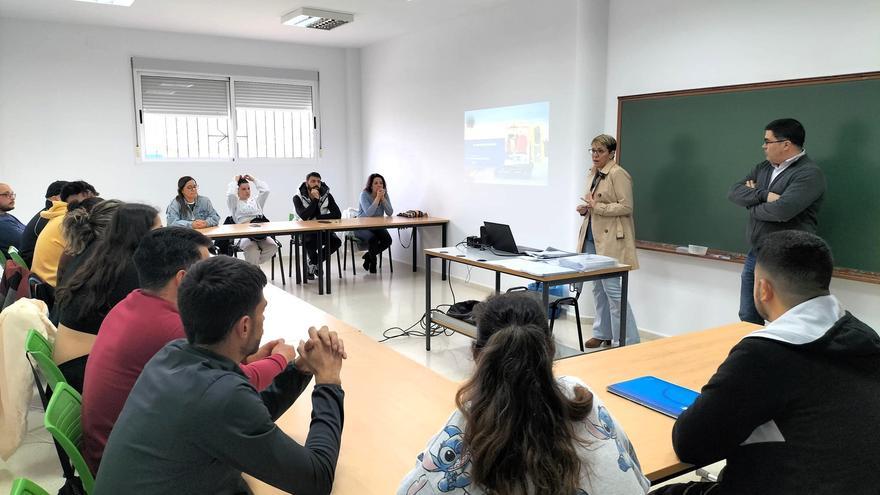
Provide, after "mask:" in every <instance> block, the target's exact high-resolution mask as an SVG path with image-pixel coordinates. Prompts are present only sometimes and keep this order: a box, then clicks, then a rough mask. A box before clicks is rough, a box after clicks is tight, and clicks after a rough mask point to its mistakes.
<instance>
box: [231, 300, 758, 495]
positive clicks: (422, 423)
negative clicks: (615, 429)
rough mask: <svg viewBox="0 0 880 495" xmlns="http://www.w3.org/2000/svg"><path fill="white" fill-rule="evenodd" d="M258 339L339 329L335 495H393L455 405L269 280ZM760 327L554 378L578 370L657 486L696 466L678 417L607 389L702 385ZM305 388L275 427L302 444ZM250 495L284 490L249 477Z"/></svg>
mask: <svg viewBox="0 0 880 495" xmlns="http://www.w3.org/2000/svg"><path fill="white" fill-rule="evenodd" d="M264 293H265V295H266V298H267V300H268V301H269V305H268V306H267V309H266V321H265V332H264V336H263V339H264V340H270V339H274V338H279V337H284V338H286V339H287V340H288V341H293V342H298V341H299V339H300V338H303V336H304V335H305V332H306V329H307V328H308V326H310V325H314V326H319V325H327V326H329V327H330V328H331V329H333V330H335V331H337V332H338V333H339V334H340V336H341V337H342V338H343V340H344V342H345V348H346V351H347V352H348V354H349V358H348V360H346V361H345V363H344V365H343V369H342V386H343V388H344V389H345V425H344V428H343V434H342V448H341V452H340V457H339V463H338V465H337V468H336V481H335V484H334V489H333V493H335V494H342V495H349V494H350V495H371V494H383V495H384V494H388V493H394V492H395V491H396V490H397V486H398V484H399V483H400V481H401V480H402V479H403V477H404V475H405V474H406V473H407V472H409V470H410V469H412V468H413V466H414V465H415V462H416V460H415V456H416V455H417V454H418V453H419V452H421V451H422V450H423V449H424V448H425V445H427V443H428V440H429V439H431V438H432V437H433V436H434V435H435V434H436V433H437V432H438V431H439V429H440V427H441V426H442V425H443V424H445V421H446V420H447V418H448V417H449V414H451V413H452V411H453V410H454V408H455V403H454V400H455V393H456V391H457V390H458V387H459V384H457V383H455V382H452V381H450V380H447V379H445V378H443V377H442V376H440V375H438V374H437V373H434V372H433V371H431V370H429V369H427V368H425V367H424V366H421V365H419V364H418V363H416V362H414V361H411V360H409V359H407V358H405V357H403V356H401V355H400V354H398V353H397V352H396V351H394V350H391V349H389V348H387V347H385V346H383V345H382V344H379V343H377V342H376V341H374V340H372V339H371V338H369V337H367V336H366V335H364V334H362V333H361V332H360V331H359V330H357V329H356V328H354V327H352V326H350V325H348V324H346V323H344V322H342V321H340V320H338V319H336V318H334V317H333V316H331V315H329V314H327V313H325V312H323V311H321V310H319V309H317V308H315V307H314V306H312V305H310V304H308V303H306V302H305V301H302V300H300V299H298V298H296V297H294V296H293V295H291V294H288V293H286V292H284V291H282V290H281V289H279V288H277V287H274V286H271V285H269V286H267V287H266V289H265V290H264ZM756 328H758V326H756V325H752V324H750V323H736V324H732V325H727V326H723V327H718V328H714V329H710V330H704V331H701V332H695V333H690V334H686V335H679V336H676V337H668V338H664V339H660V340H655V341H651V342H645V343H642V344H638V345H633V346H627V347H623V348H615V349H611V350H608V351H603V352H598V353H592V354H586V355H580V356H576V357H571V358H567V359H562V360H559V361H557V362H556V365H555V374H556V375H570V376H577V377H579V378H580V379H582V380H583V381H584V382H586V383H587V384H588V385H589V386H590V388H592V390H593V391H594V392H595V393H596V395H598V396H599V397H600V398H601V399H602V401H603V402H604V403H605V405H606V406H607V407H608V409H609V410H610V411H611V413H612V414H613V415H614V417H615V418H616V419H617V421H618V422H620V424H621V425H623V428H624V430H625V431H626V433H627V435H628V436H629V438H630V440H632V442H633V445H634V446H635V450H636V453H637V455H638V457H639V461H640V462H641V466H642V470H643V472H644V473H645V476H647V477H648V479H650V480H651V481H652V482H653V483H658V482H660V481H663V480H665V479H668V478H670V477H674V476H678V475H681V474H684V473H686V472H688V471H690V470H692V469H693V466H691V465H688V464H685V463H682V462H681V461H679V460H678V458H677V457H676V456H675V452H674V451H673V450H672V425H673V423H674V421H673V420H672V419H671V418H669V417H667V416H664V415H662V414H660V413H657V412H655V411H652V410H650V409H648V408H646V407H643V406H640V405H638V404H635V403H633V402H630V401H628V400H626V399H623V398H620V397H618V396H615V395H612V394H610V393H608V392H607V391H606V390H605V387H607V386H608V385H610V384H612V383H616V382H619V381H623V380H628V379H630V378H635V377H638V376H643V375H654V376H657V377H660V378H663V379H666V380H669V381H671V382H674V383H677V384H679V385H682V386H685V387H688V388H691V389H694V390H700V389H701V388H702V387H703V385H705V384H706V382H708V380H709V378H710V377H711V376H712V374H713V373H714V372H715V370H716V369H717V368H718V366H719V365H720V364H721V362H722V361H723V360H724V358H725V357H726V356H727V354H728V353H729V352H730V349H731V348H732V347H733V346H734V345H735V344H736V343H737V342H739V340H740V339H741V338H742V337H743V336H745V335H746V334H748V333H749V332H751V331H753V330H755V329H756ZM311 410H312V406H311V386H310V387H309V388H308V389H306V391H304V392H303V394H302V396H301V397H300V399H299V400H298V401H297V402H296V403H295V404H294V405H293V407H291V408H290V409H289V410H288V411H287V412H286V413H285V414H284V415H283V416H281V418H279V419H278V421H277V423H278V425H279V427H281V428H282V429H283V430H284V431H285V432H287V433H288V434H289V435H291V436H292V437H293V438H294V439H295V440H296V441H298V442H300V443H303V442H305V439H306V436H307V434H308V428H309V422H310V420H311V417H310V415H311ZM246 479H247V480H248V484H249V485H250V486H251V488H252V489H253V490H254V493H255V494H256V495H268V494H278V493H283V492H281V491H279V490H278V489H275V488H273V487H271V486H268V485H266V484H265V483H262V482H260V481H258V480H255V479H253V478H250V477H247V476H246Z"/></svg>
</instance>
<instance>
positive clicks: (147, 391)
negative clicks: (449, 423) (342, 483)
mask: <svg viewBox="0 0 880 495" xmlns="http://www.w3.org/2000/svg"><path fill="white" fill-rule="evenodd" d="M265 285H266V275H265V274H264V273H263V272H262V270H260V268H259V267H258V266H255V265H252V264H250V263H248V262H246V261H243V260H239V259H236V258H230V257H228V256H217V257H214V258H210V259H207V260H204V261H200V262H198V263H196V264H195V265H193V267H192V268H191V269H190V270H189V271H187V273H186V276H185V277H184V279H183V282H182V283H181V284H180V287H179V289H178V295H177V305H178V307H179V310H180V318H181V320H182V321H183V328H184V331H185V333H186V340H183V339H181V340H175V341H173V342H171V343H169V344H168V345H166V346H165V347H164V348H162V350H160V351H159V352H158V353H157V354H156V355H155V356H154V357H153V359H151V360H150V361H149V362H148V363H147V365H146V366H145V367H144V370H143V372H142V373H141V376H140V377H139V378H138V380H137V382H136V383H135V386H134V388H133V389H132V391H131V394H130V395H129V396H128V400H127V401H126V402H125V407H123V409H122V413H121V414H120V415H119V419H118V420H117V421H116V424H115V425H114V426H113V431H112V432H111V434H110V438H109V440H108V441H107V448H106V449H105V450H104V456H103V458H102V460H101V468H100V470H99V471H98V476H97V480H96V484H95V490H94V493H95V494H96V495H102V494H108V495H109V494H112V495H116V494H123V493H124V494H129V493H130V494H135V493H136V494H138V495H160V494H167V493H174V494H176V495H197V494H207V493H210V494H224V495H225V494H229V495H231V494H241V493H250V490H248V488H247V486H246V485H245V484H244V480H242V478H241V473H242V472H245V473H248V474H250V475H251V476H254V477H255V478H257V479H259V480H262V481H264V482H266V483H268V484H270V485H272V486H274V487H276V488H280V489H282V490H284V491H285V492H291V493H296V494H297V495H325V494H329V493H330V492H331V490H332V489H333V479H334V476H335V472H336V461H337V459H338V457H339V443H340V441H341V438H342V421H343V417H342V400H343V395H344V394H343V391H342V386H341V379H340V375H339V372H340V369H341V368H342V359H344V358H345V357H346V356H345V350H344V348H343V344H342V340H340V339H339V338H338V337H337V336H336V333H335V332H330V331H329V330H327V328H326V327H324V328H321V330H317V331H316V330H315V329H314V328H310V329H309V341H308V342H305V343H303V342H301V343H300V346H299V348H298V349H297V354H298V356H297V358H296V360H294V362H293V363H291V364H289V365H288V367H287V369H286V370H284V371H283V372H281V374H280V375H278V376H277V377H275V380H274V382H273V383H272V385H270V386H269V387H268V388H266V389H265V390H263V391H262V392H260V393H257V391H256V390H254V387H253V386H251V384H250V382H249V381H248V379H247V377H246V376H245V374H244V372H242V370H241V368H240V367H239V363H241V362H242V360H243V359H244V358H245V356H247V355H248V354H252V353H253V352H254V351H255V350H257V349H258V348H259V346H260V339H261V337H262V335H263V311H264V309H265V308H266V298H265V297H263V287H264V286H265ZM312 376H314V378H315V387H314V390H313V391H312V421H311V427H310V429H309V434H308V436H307V437H306V441H305V445H300V444H299V443H297V442H296V441H295V440H293V439H292V438H290V437H289V436H287V434H286V433H284V432H283V431H281V429H280V428H278V426H276V425H275V422H274V421H275V420H276V419H277V418H278V417H279V416H281V415H282V414H283V413H284V412H285V411H286V410H287V409H288V408H289V407H290V406H291V405H292V404H293V402H294V400H296V398H297V397H298V396H299V395H300V394H301V393H302V391H303V390H304V389H305V388H306V386H307V385H308V384H309V382H310V381H311V379H312Z"/></svg>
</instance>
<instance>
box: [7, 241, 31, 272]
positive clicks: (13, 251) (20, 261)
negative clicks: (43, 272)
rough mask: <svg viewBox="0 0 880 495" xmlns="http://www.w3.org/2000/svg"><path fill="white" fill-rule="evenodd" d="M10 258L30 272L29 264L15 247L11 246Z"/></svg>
mask: <svg viewBox="0 0 880 495" xmlns="http://www.w3.org/2000/svg"><path fill="white" fill-rule="evenodd" d="M9 257H10V258H12V261H14V262H15V264H16V265H18V266H20V267H22V268H24V269H25V270H30V268H29V267H28V265H27V263H26V262H25V261H24V258H22V257H21V254H19V252H18V249H16V247H15V246H9ZM4 264H5V262H4Z"/></svg>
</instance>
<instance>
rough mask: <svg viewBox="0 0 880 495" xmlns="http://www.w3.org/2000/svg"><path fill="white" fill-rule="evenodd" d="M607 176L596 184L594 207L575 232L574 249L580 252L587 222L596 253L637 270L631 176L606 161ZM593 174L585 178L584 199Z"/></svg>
mask: <svg viewBox="0 0 880 495" xmlns="http://www.w3.org/2000/svg"><path fill="white" fill-rule="evenodd" d="M603 171H604V173H606V174H607V176H606V177H605V178H604V179H602V180H601V181H599V184H598V185H597V186H596V190H595V191H594V192H593V199H595V200H596V207H595V208H593V210H592V211H591V212H590V213H589V216H587V215H585V216H584V221H583V223H582V224H581V230H580V233H578V244H577V250H578V251H579V252H580V251H583V248H584V239H585V238H586V236H587V222H588V221H589V220H592V222H593V239H595V243H596V254H601V255H603V256H610V257H612V258H615V259H617V261H619V262H620V263H623V264H626V265H630V266H632V269H633V270H635V269H636V268H638V267H639V260H638V257H637V256H636V236H635V224H634V223H633V216H632V215H633V190H632V177H631V176H630V175H629V172H627V171H626V170H624V169H623V167H621V166H620V165H618V164H617V162H614V161H610V162H608V163H607V164H606V165H605V167H604V168H603ZM592 183H593V174H590V176H589V177H588V178H587V188H586V192H585V193H584V197H587V196H588V195H589V194H590V184H592Z"/></svg>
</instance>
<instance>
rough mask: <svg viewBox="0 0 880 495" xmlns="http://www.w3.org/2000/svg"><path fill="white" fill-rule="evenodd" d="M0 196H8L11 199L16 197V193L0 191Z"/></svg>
mask: <svg viewBox="0 0 880 495" xmlns="http://www.w3.org/2000/svg"><path fill="white" fill-rule="evenodd" d="M0 196H3V197H6V198H9V199H15V193H14V192H5V193H0Z"/></svg>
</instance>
